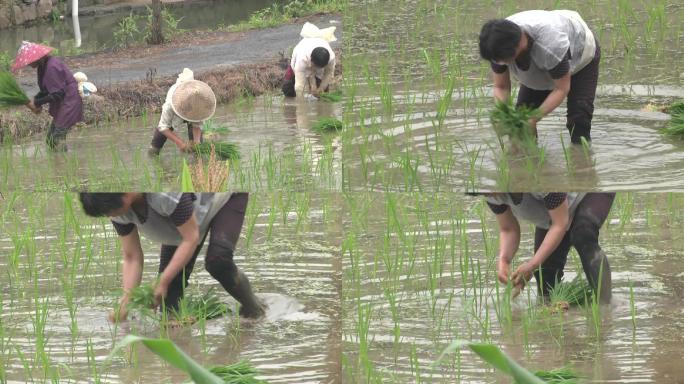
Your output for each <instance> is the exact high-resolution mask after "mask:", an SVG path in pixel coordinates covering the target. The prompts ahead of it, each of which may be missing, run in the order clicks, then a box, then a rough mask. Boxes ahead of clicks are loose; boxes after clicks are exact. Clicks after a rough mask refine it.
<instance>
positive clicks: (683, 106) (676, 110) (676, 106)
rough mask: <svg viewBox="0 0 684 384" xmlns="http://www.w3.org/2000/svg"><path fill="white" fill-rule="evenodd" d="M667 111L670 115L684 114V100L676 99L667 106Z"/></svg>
mask: <svg viewBox="0 0 684 384" xmlns="http://www.w3.org/2000/svg"><path fill="white" fill-rule="evenodd" d="M665 112H666V113H669V114H670V115H672V116H674V115H684V100H680V101H675V102H674V103H672V104H670V105H669V106H668V107H666V108H665Z"/></svg>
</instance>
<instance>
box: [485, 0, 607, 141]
mask: <svg viewBox="0 0 684 384" xmlns="http://www.w3.org/2000/svg"><path fill="white" fill-rule="evenodd" d="M480 56H482V58H483V59H485V60H488V61H490V62H491V67H492V71H493V72H494V98H495V99H496V100H498V101H502V102H505V101H506V100H507V99H508V98H509V97H510V94H511V78H510V74H512V75H513V76H515V77H516V78H517V79H518V80H519V82H520V92H519V93H518V101H517V105H518V106H520V105H527V106H529V107H531V108H539V110H540V111H541V114H542V116H546V115H548V114H549V113H551V112H552V111H553V110H554V109H556V107H558V106H559V105H560V104H561V102H562V101H563V99H565V98H566V97H567V98H568V109H567V122H566V126H567V128H568V130H569V132H570V136H571V138H572V142H573V143H581V138H582V137H583V138H584V139H585V140H587V141H590V140H591V135H590V132H591V120H592V117H593V114H594V98H595V96H596V86H597V84H598V73H599V61H600V57H601V50H600V48H599V45H598V41H596V39H595V38H594V34H593V33H592V32H591V30H589V27H588V26H587V24H586V23H585V22H584V20H582V18H581V17H580V15H579V14H578V13H577V12H573V11H565V10H559V11H525V12H520V13H516V14H514V15H512V16H509V17H508V18H506V19H499V20H490V21H488V22H487V23H485V25H484V26H483V27H482V30H481V32H480ZM536 124H537V121H530V125H531V126H532V128H533V130H534V134H535V135H536V133H537V128H536V126H537V125H536Z"/></svg>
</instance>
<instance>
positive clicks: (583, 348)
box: [342, 193, 684, 383]
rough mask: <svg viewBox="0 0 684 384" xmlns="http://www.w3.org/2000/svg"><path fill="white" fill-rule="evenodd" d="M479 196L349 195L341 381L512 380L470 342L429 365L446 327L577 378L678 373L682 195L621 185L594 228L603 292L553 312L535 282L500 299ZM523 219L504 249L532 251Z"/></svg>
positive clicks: (572, 270)
mask: <svg viewBox="0 0 684 384" xmlns="http://www.w3.org/2000/svg"><path fill="white" fill-rule="evenodd" d="M480 199H481V198H478V197H468V196H464V195H454V194H419V193H405V194H383V193H359V194H349V195H347V196H346V201H347V204H346V206H347V208H346V209H347V211H348V216H347V220H348V223H347V224H345V228H348V229H347V230H346V232H345V237H344V240H343V243H342V244H343V245H342V252H343V256H344V265H343V270H344V286H343V297H344V300H343V303H344V306H343V313H344V320H343V327H344V332H343V338H344V355H345V360H344V364H343V375H344V378H345V381H346V382H374V383H375V382H377V383H379V382H383V383H385V382H386V383H408V382H411V383H421V382H426V383H433V382H434V383H454V382H463V383H494V382H500V383H509V382H511V381H510V379H506V378H505V377H504V376H501V375H499V374H497V373H496V372H495V371H494V370H493V369H492V368H491V367H490V366H488V365H487V364H486V363H484V362H483V361H482V360H480V359H479V358H478V357H477V356H476V355H474V354H473V353H471V352H470V351H469V350H464V351H462V352H461V353H460V354H455V355H449V356H447V358H446V359H445V360H444V361H443V364H442V365H434V363H435V361H436V360H437V359H438V357H439V356H440V354H441V353H442V351H443V350H444V349H445V348H446V347H447V346H449V345H450V344H451V342H452V341H454V340H457V339H464V340H469V341H476V342H477V341H483V342H490V343H493V344H495V345H497V346H499V347H501V348H502V349H503V350H504V351H505V352H506V353H508V354H509V355H511V356H512V357H513V358H514V359H516V360H517V361H518V362H519V363H521V364H522V365H523V366H525V367H527V368H529V369H532V370H539V369H543V370H550V369H553V368H559V367H562V366H564V365H566V364H569V365H570V366H571V367H572V369H573V370H574V371H575V372H576V373H578V374H579V375H580V376H582V377H583V378H582V379H581V380H580V382H613V383H615V382H620V383H679V382H681V378H682V376H684V368H683V367H682V365H681V361H682V358H684V352H683V351H682V348H681V345H682V342H684V338H683V336H682V335H683V331H684V321H683V320H682V315H683V314H684V312H683V311H684V310H683V309H682V301H681V297H682V294H684V284H682V277H684V266H682V263H681V260H682V249H684V235H682V232H681V230H680V228H682V224H684V223H683V220H684V215H683V214H682V212H684V195H682V194H674V195H672V194H648V193H637V194H618V197H617V198H616V201H615V204H614V205H613V208H612V211H611V214H610V216H609V219H608V221H607V223H606V225H604V227H603V229H602V232H601V237H600V243H601V245H602V247H603V249H604V251H605V252H606V254H607V256H608V258H609V261H610V266H611V269H612V280H613V300H612V302H611V304H610V305H608V306H604V307H600V308H598V307H597V311H593V310H592V308H591V306H590V307H588V308H577V307H575V308H571V309H570V310H569V311H568V312H567V313H557V314H552V313H550V312H548V311H546V310H544V309H543V308H542V307H541V306H539V305H538V304H537V298H536V289H532V290H529V289H526V290H525V291H523V294H522V295H521V296H519V297H518V298H517V299H516V300H513V301H507V300H506V299H505V297H506V296H505V294H504V287H500V286H498V283H497V282H496V281H497V279H496V276H497V274H496V257H497V249H498V229H497V226H496V221H495V218H494V215H493V214H492V213H491V212H489V209H488V208H487V207H486V205H485V204H484V203H483V202H482V201H480ZM521 229H522V242H521V245H520V250H519V252H518V256H517V257H516V259H515V260H514V263H515V262H518V263H519V262H521V261H522V260H527V259H528V258H529V257H531V255H532V253H533V252H532V248H533V242H532V238H533V228H531V227H530V226H529V225H528V226H522V227H521ZM568 260H569V261H568V264H567V266H566V275H565V279H572V278H573V277H574V276H575V275H576V274H577V273H578V270H579V271H581V266H580V262H579V257H578V256H577V254H576V253H575V251H574V250H573V251H572V253H571V257H570V258H569V259H568ZM514 265H516V264H514ZM580 273H581V272H580ZM630 289H632V290H633V299H631V295H630ZM632 304H633V307H634V312H632Z"/></svg>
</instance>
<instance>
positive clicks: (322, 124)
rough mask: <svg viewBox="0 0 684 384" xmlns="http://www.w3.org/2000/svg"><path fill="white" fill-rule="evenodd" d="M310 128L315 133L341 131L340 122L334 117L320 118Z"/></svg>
mask: <svg viewBox="0 0 684 384" xmlns="http://www.w3.org/2000/svg"><path fill="white" fill-rule="evenodd" d="M312 128H313V130H314V131H316V132H331V131H339V130H341V129H342V122H341V121H339V120H337V119H336V118H334V117H321V118H320V119H318V120H316V122H314V123H313V125H312Z"/></svg>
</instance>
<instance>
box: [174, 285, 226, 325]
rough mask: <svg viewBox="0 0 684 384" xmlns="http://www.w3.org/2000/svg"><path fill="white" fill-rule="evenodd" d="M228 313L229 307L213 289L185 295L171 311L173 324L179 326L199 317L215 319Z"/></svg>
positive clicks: (192, 322) (188, 323)
mask: <svg viewBox="0 0 684 384" xmlns="http://www.w3.org/2000/svg"><path fill="white" fill-rule="evenodd" d="M228 313H230V308H228V305H227V304H225V303H223V302H222V301H221V299H220V298H219V297H218V295H216V294H215V293H214V291H213V290H209V291H208V292H206V293H204V294H202V295H200V296H196V295H187V296H185V297H183V298H182V299H181V300H180V301H179V302H178V309H174V310H172V311H171V315H172V317H173V322H174V324H175V325H179V326H186V325H192V324H194V323H196V322H197V321H198V320H200V319H204V320H211V319H215V318H217V317H221V316H224V315H226V314H228Z"/></svg>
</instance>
